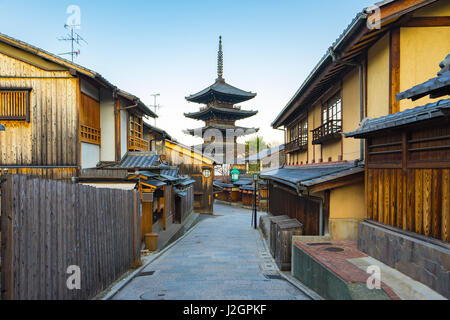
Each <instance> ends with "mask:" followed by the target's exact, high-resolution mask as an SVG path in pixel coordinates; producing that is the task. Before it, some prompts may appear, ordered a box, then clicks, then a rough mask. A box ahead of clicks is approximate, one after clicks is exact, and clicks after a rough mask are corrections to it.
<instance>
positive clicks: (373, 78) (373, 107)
mask: <svg viewBox="0 0 450 320" xmlns="http://www.w3.org/2000/svg"><path fill="white" fill-rule="evenodd" d="M387 114H389V34H386V35H385V36H384V37H383V38H381V39H380V40H378V41H377V43H375V44H374V45H373V46H372V47H371V48H369V50H368V53H367V117H369V118H372V119H373V118H378V117H381V116H385V115H387Z"/></svg>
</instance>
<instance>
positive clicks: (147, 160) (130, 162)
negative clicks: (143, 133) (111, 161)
mask: <svg viewBox="0 0 450 320" xmlns="http://www.w3.org/2000/svg"><path fill="white" fill-rule="evenodd" d="M159 165H161V156H160V155H156V154H154V153H153V152H128V153H127V154H126V156H125V157H124V158H123V159H122V161H121V163H120V164H117V165H115V166H113V168H121V169H136V168H141V169H145V168H154V167H158V166H159Z"/></svg>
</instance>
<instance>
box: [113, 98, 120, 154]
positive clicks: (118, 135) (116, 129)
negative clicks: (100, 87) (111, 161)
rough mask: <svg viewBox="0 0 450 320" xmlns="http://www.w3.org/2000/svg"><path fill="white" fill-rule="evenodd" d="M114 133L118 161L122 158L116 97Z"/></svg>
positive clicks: (118, 104)
mask: <svg viewBox="0 0 450 320" xmlns="http://www.w3.org/2000/svg"><path fill="white" fill-rule="evenodd" d="M115 108H116V110H115V117H116V119H115V120H116V121H115V126H114V128H115V135H116V139H115V141H116V161H117V162H119V161H120V160H121V158H122V150H121V148H122V141H121V135H122V134H121V122H120V121H121V119H120V100H119V99H116V106H115Z"/></svg>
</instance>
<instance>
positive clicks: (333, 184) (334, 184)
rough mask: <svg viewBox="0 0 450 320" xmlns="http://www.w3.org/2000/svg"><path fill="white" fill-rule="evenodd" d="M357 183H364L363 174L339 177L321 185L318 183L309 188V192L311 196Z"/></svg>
mask: <svg viewBox="0 0 450 320" xmlns="http://www.w3.org/2000/svg"><path fill="white" fill-rule="evenodd" d="M359 182H364V172H358V173H355V174H352V175H349V176H346V177H341V178H337V179H334V180H332V181H327V182H323V183H319V184H317V185H315V186H313V187H311V188H309V191H310V193H311V194H313V193H317V192H321V191H325V190H331V189H335V188H339V187H344V186H347V185H350V184H355V183H359Z"/></svg>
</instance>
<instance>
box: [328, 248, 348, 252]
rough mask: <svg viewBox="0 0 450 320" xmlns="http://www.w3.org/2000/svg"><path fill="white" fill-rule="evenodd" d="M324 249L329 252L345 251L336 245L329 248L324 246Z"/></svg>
mask: <svg viewBox="0 0 450 320" xmlns="http://www.w3.org/2000/svg"><path fill="white" fill-rule="evenodd" d="M325 250H327V251H329V252H342V251H345V250H344V249H342V248H338V247H330V248H326V249H325Z"/></svg>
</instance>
